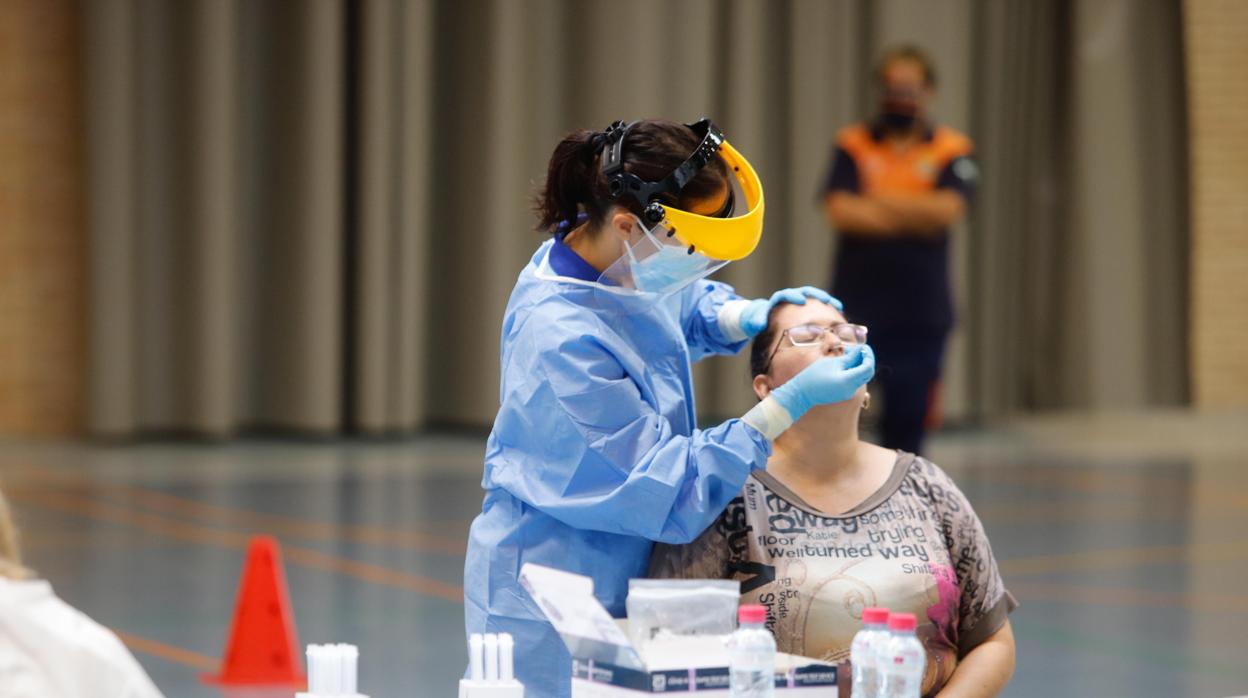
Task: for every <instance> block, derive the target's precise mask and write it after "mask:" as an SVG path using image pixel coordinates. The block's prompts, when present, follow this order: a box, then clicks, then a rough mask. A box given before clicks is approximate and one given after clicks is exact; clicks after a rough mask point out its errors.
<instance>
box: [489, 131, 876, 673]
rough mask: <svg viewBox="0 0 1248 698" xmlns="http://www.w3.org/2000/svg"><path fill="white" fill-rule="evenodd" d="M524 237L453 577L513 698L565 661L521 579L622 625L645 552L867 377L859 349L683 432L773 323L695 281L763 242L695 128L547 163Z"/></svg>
mask: <svg viewBox="0 0 1248 698" xmlns="http://www.w3.org/2000/svg"><path fill="white" fill-rule="evenodd" d="M537 208H538V215H539V218H540V227H541V228H542V229H545V230H550V231H552V232H553V233H554V235H553V236H552V237H553V239H551V240H548V241H546V242H545V243H543V244H542V245H541V246H540V247H538V249H537V252H536V253H535V254H534V255H533V258H532V259H531V260H530V262H529V264H528V265H527V266H526V267H525V268H524V270H523V271H522V272H521V273H520V278H519V279H518V280H517V282H516V286H515V289H514V290H513V291H512V294H511V299H510V301H509V302H508V305H507V311H506V314H505V316H504V319H503V329H502V343H501V362H502V385H501V387H500V390H499V401H500V405H499V410H498V416H497V417H496V418H495V421H494V428H493V431H492V432H491V434H490V438H489V442H488V444H487V446H486V454H485V476H484V478H483V480H482V486H483V487H484V488H485V500H484V503H483V505H482V511H481V514H480V515H478V516H477V518H476V520H475V521H473V524H472V530H471V534H470V536H469V542H468V556H467V561H466V564H465V567H464V596H465V598H464V616H465V625H466V628H467V631H468V633H498V632H507V633H511V634H512V635H513V636H514V637H515V652H516V657H515V670H516V674H517V678H519V679H520V681H521V682H523V683H524V684H525V686H526V695H529V696H538V697H545V696H567V695H569V694H570V690H571V689H570V682H571V663H572V661H571V657H570V655H569V654H568V651H567V649H566V648H565V646H564V644H563V642H562V641H561V640H560V638H559V636H558V634H557V633H556V632H555V630H554V628H553V627H552V626H551V625H550V624H549V623H547V622H546V620H545V617H544V616H543V614H542V612H541V610H540V609H539V608H538V607H537V605H536V604H535V603H534V602H533V600H532V599H531V598H530V596H529V594H528V593H527V592H526V591H525V590H524V589H523V588H522V587H521V586H520V583H519V581H518V575H519V573H520V568H521V566H522V565H523V564H524V563H526V562H533V563H537V564H541V565H546V566H549V567H556V568H559V569H564V570H568V571H571V572H575V573H578V574H583V575H588V576H590V577H592V578H593V582H594V594H595V596H596V597H597V598H598V600H600V601H601V602H602V604H603V605H604V606H605V607H606V608H607V610H608V611H610V612H611V614H612V615H614V616H616V617H621V616H623V615H624V600H625V596H626V595H627V591H628V580H629V578H630V577H640V576H644V575H645V573H646V567H647V564H648V562H649V558H650V550H651V546H652V545H653V543H654V542H655V541H662V542H666V543H685V542H688V541H691V540H693V539H694V538H696V537H697V536H698V534H700V533H701V532H702V531H703V529H705V528H706V527H707V526H709V525H710V524H711V523H712V522H713V521H714V520H715V518H716V517H717V516H718V515H719V513H720V512H721V511H722V510H723V509H724V507H725V506H727V504H728V502H729V500H731V499H732V498H733V497H735V496H736V495H737V493H738V491H739V490H740V489H741V487H742V485H743V484H744V483H745V480H746V477H747V476H748V475H749V474H750V472H751V471H752V470H754V469H756V468H763V467H765V465H766V463H767V457H768V456H769V455H770V454H771V442H772V440H773V439H775V438H776V436H778V435H779V434H780V433H781V432H782V431H784V430H785V429H787V428H788V427H789V425H791V424H792V423H793V421H794V420H796V419H797V418H798V417H800V416H801V415H802V414H803V413H805V412H806V411H807V410H808V409H810V408H811V407H813V406H815V405H819V404H824V403H831V402H840V401H843V400H847V399H848V398H849V397H850V396H851V395H853V394H854V391H855V390H857V389H858V387H859V386H861V385H863V384H865V383H866V382H867V381H868V380H869V379H870V378H871V375H872V373H873V372H874V368H875V363H874V357H873V355H872V353H871V350H870V348H869V347H863V348H862V349H860V350H858V351H855V352H853V353H851V354H847V355H844V356H840V357H828V358H825V359H822V360H820V361H818V362H816V363H814V364H812V365H811V366H810V367H808V368H807V369H805V370H804V371H803V372H802V373H800V374H799V375H797V376H795V377H794V378H793V379H792V380H790V381H789V382H788V383H786V384H784V385H783V386H781V387H780V388H778V389H776V390H775V391H773V392H772V393H771V395H770V396H768V397H767V398H766V399H764V400H763V401H762V402H760V403H759V404H758V405H756V406H755V407H754V408H752V409H751V410H750V411H749V412H747V413H746V414H745V415H744V416H742V417H741V418H740V419H730V420H728V421H727V422H724V423H723V424H720V425H718V426H715V427H712V428H710V429H698V428H696V425H695V421H694V402H693V382H692V371H691V365H692V363H693V362H695V361H698V360H701V359H703V358H705V357H707V356H711V355H714V354H733V353H736V352H737V351H739V350H740V349H741V348H742V347H743V346H744V345H745V343H746V342H747V341H748V340H749V339H750V338H751V337H752V336H754V335H755V334H757V333H758V332H760V331H762V329H763V328H764V327H766V324H767V315H768V313H769V312H770V310H771V308H772V306H774V305H775V304H777V303H780V302H789V303H805V302H806V298H807V297H811V298H817V299H819V300H821V301H824V302H828V303H832V304H834V305H838V306H839V304H838V303H836V301H835V300H834V299H832V298H830V297H829V296H828V295H827V294H825V293H824V292H823V291H820V290H818V289H814V288H809V287H806V288H800V289H786V290H783V291H778V292H777V293H775V294H773V295H772V296H771V297H770V298H766V299H760V300H746V299H743V298H740V297H738V296H737V295H736V294H734V293H733V290H732V288H730V287H729V286H726V285H725V284H722V283H719V282H715V281H709V280H706V278H705V277H706V276H707V275H708V274H710V273H712V272H714V271H715V270H717V269H719V268H720V267H722V266H724V265H725V264H727V263H728V262H730V261H735V260H739V259H743V258H744V257H746V256H748V255H749V254H750V253H751V252H752V251H753V250H754V248H755V247H756V246H757V244H758V241H759V238H760V236H761V235H762V225H763V191H762V186H761V184H760V182H759V180H758V177H757V175H756V174H755V173H754V170H753V168H752V167H751V166H750V164H749V162H747V161H746V160H745V158H744V157H742V156H741V154H740V153H738V152H737V151H736V150H735V149H734V148H733V147H732V146H731V145H730V144H729V143H728V142H727V141H725V140H724V137H723V134H722V133H720V131H719V129H717V128H716V127H715V125H714V124H712V123H711V122H710V121H709V120H705V119H704V120H702V121H699V122H697V123H695V124H680V123H676V122H671V121H664V120H645V121H637V122H633V123H631V124H624V123H622V122H616V123H614V124H612V125H611V127H610V128H608V129H607V130H605V131H600V132H591V131H578V132H574V133H572V134H570V135H568V136H567V137H566V138H564V139H563V141H562V142H560V143H559V145H558V146H556V148H555V151H554V154H553V155H552V156H551V159H550V165H549V169H548V172H547V177H546V183H545V187H544V191H543V192H542V193H541V194H540V195H539V197H538V206H537Z"/></svg>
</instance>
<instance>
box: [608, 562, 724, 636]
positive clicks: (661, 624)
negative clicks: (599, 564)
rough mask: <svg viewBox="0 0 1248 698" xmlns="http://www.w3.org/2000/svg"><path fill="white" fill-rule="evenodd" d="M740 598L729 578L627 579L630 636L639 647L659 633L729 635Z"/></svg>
mask: <svg viewBox="0 0 1248 698" xmlns="http://www.w3.org/2000/svg"><path fill="white" fill-rule="evenodd" d="M740 601H741V584H740V582H737V581H734V580H731V579H630V580H629V581H628V601H627V607H628V635H629V639H630V640H632V642H633V646H634V647H638V648H640V647H643V646H644V645H645V644H647V643H648V642H649V641H650V640H651V639H653V638H654V637H655V636H657V635H659V634H660V633H671V634H673V635H730V634H732V632H733V631H734V630H736V629H737V605H738V604H739V603H740Z"/></svg>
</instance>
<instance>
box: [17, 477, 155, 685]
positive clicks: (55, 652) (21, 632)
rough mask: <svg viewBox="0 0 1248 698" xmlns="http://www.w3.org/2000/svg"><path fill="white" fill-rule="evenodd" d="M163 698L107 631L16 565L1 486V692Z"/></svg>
mask: <svg viewBox="0 0 1248 698" xmlns="http://www.w3.org/2000/svg"><path fill="white" fill-rule="evenodd" d="M101 696H108V697H109V698H162V694H161V692H160V691H159V690H157V688H156V685H155V684H153V683H152V680H151V678H149V677H148V675H147V674H146V673H145V672H144V671H143V668H142V667H141V666H139V663H138V662H137V661H135V659H134V656H133V655H131V654H130V652H129V650H127V649H126V646H125V645H123V644H122V643H121V640H119V639H118V638H117V636H116V635H115V634H113V632H112V631H110V630H109V629H108V628H105V627H104V626H102V625H100V624H99V623H96V622H95V621H93V620H91V619H90V618H88V617H87V616H86V614H84V613H82V612H81V611H79V610H77V609H75V608H73V607H72V606H70V605H69V604H67V603H65V602H64V601H62V600H60V599H59V598H57V596H56V594H54V593H53V592H52V585H50V584H48V582H47V581H46V580H43V579H38V578H36V577H35V575H34V573H33V572H31V571H30V570H29V569H27V568H26V567H25V566H23V565H22V558H21V554H20V552H19V550H18V545H17V530H16V528H15V527H14V526H13V519H12V517H11V516H10V515H9V506H8V503H7V501H6V500H5V498H4V494H3V493H0V698H88V697H91V698H99V697H101Z"/></svg>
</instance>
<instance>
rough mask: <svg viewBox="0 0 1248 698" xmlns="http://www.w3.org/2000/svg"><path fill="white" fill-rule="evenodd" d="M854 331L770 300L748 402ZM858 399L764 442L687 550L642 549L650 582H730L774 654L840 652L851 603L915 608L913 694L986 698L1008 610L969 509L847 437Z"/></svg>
mask: <svg viewBox="0 0 1248 698" xmlns="http://www.w3.org/2000/svg"><path fill="white" fill-rule="evenodd" d="M865 340H866V328H863V327H861V326H858V325H850V324H846V321H845V318H844V317H843V316H842V315H841V314H840V313H839V312H837V310H836V309H835V308H833V307H832V306H829V305H825V304H823V303H820V302H818V301H814V300H810V301H808V302H807V303H806V304H805V305H788V304H785V305H779V306H777V307H776V308H775V309H774V310H773V311H772V314H771V318H770V324H769V326H768V328H767V329H766V330H765V331H764V332H763V333H762V334H760V335H758V337H757V338H756V339H755V340H754V345H753V347H752V348H751V352H750V369H751V372H752V373H753V374H754V392H755V393H756V394H757V395H758V397H759V399H760V400H761V399H763V398H764V397H766V396H767V394H768V393H769V392H770V391H771V390H773V389H775V388H776V387H778V386H780V385H782V384H783V383H784V382H785V381H787V380H789V378H791V377H792V376H794V375H795V374H796V373H797V372H798V371H800V370H802V369H803V368H805V367H806V366H807V365H809V364H810V363H812V362H814V361H817V360H819V359H820V358H822V357H824V356H834V355H839V354H842V353H844V352H845V351H846V350H847V349H848V350H849V351H854V350H855V348H854V346H853V345H855V344H861V343H863V342H865ZM869 401H870V396H869V395H868V394H867V392H866V388H865V387H864V388H862V389H860V390H859V391H858V393H857V394H856V395H855V396H854V397H853V398H852V399H850V400H848V401H846V402H842V403H835V404H831V405H825V406H822V407H816V408H814V409H812V410H810V411H809V412H807V413H806V414H805V415H804V416H803V417H802V418H801V419H800V420H798V421H797V422H796V423H795V424H794V425H793V426H792V427H791V428H790V429H789V430H788V431H786V432H784V434H782V435H781V436H780V437H779V438H778V439H776V441H775V451H774V453H773V454H772V456H771V458H770V459H769V460H768V462H767V469H766V470H765V471H762V470H756V471H755V472H754V474H753V475H752V476H751V477H750V479H749V480H747V481H746V484H745V487H744V488H743V489H742V491H741V495H740V496H739V497H737V498H736V499H734V500H733V501H732V502H731V503H730V504H729V505H728V508H727V509H726V510H725V511H724V513H723V514H722V515H720V517H719V519H718V520H717V521H716V522H715V523H714V524H713V525H712V526H711V527H710V528H709V529H707V530H706V532H704V533H703V534H702V536H701V537H699V538H698V539H697V540H695V541H694V542H693V543H690V544H688V545H682V546H668V545H663V546H659V547H657V548H655V552H654V557H653V559H652V562H651V569H650V572H651V576H655V577H679V578H729V579H737V580H739V581H740V582H741V597H742V598H741V601H742V603H756V604H762V605H764V606H766V607H767V609H768V625H769V626H770V627H771V630H772V632H773V633H774V634H775V637H776V645H777V648H778V649H779V650H780V651H782V652H789V653H792V654H798V655H804V656H808V657H815V658H820V659H823V660H826V661H830V662H840V661H843V660H846V659H848V657H849V646H850V642H851V640H852V639H853V636H854V633H856V632H858V630H859V628H860V627H861V616H862V609H863V608H864V607H870V606H882V607H886V608H888V609H890V610H892V611H895V612H910V613H914V614H915V616H916V617H917V618H918V619H919V628H918V635H919V638H920V639H921V640H922V642H923V644H924V646H925V647H926V648H927V669H926V673H925V675H924V678H923V694H924V695H925V696H931V695H936V694H938V693H939V695H941V696H945V697H949V696H995V695H997V694H998V693H999V692H1000V691H1001V689H1002V688H1003V687H1004V686H1005V684H1006V683H1007V682H1008V681H1009V678H1010V675H1011V674H1012V673H1013V671H1014V635H1013V633H1012V631H1011V630H1010V623H1009V620H1008V618H1007V616H1008V614H1009V613H1010V612H1011V611H1013V610H1014V608H1015V607H1017V605H1018V604H1017V602H1016V601H1015V600H1014V598H1013V596H1011V595H1010V593H1009V592H1008V591H1006V589H1005V586H1004V584H1003V583H1002V581H1001V576H1000V574H999V573H998V571H997V563H996V560H995V559H994V558H993V556H992V549H991V547H990V546H989V545H988V537H987V536H986V535H985V533H984V528H983V525H982V524H981V523H980V521H979V517H977V516H976V515H975V512H974V511H973V510H972V509H971V505H970V503H969V502H968V501H967V500H966V497H965V496H963V494H962V492H961V491H960V490H958V487H957V485H955V484H954V483H953V480H951V479H950V478H949V476H948V475H946V474H945V472H944V471H943V470H941V469H940V468H938V467H937V466H936V465H934V464H933V463H931V462H929V461H927V460H925V459H923V458H920V457H918V456H915V455H913V454H910V453H904V452H900V451H889V450H886V449H883V448H880V447H878V446H874V445H872V444H869V443H866V442H865V441H861V440H860V439H859V438H858V417H859V414H860V413H861V411H862V410H864V409H866V408H867V406H868V404H869Z"/></svg>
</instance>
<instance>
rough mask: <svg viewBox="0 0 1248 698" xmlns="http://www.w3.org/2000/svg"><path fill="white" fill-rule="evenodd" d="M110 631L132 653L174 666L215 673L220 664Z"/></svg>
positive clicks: (165, 645) (176, 649)
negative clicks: (178, 665) (142, 654)
mask: <svg viewBox="0 0 1248 698" xmlns="http://www.w3.org/2000/svg"><path fill="white" fill-rule="evenodd" d="M112 631H113V632H114V633H116V634H117V637H119V638H121V641H122V642H124V643H126V647H129V648H130V649H131V650H132V651H134V652H142V653H144V654H150V655H152V656H153V657H160V658H161V659H167V660H169V661H171V662H174V663H176V664H182V665H183V666H189V667H190V668H192V669H195V670H196V671H216V670H217V669H218V668H219V665H220V662H218V661H217V660H216V659H215V658H213V657H209V656H208V655H206V654H200V653H199V652H192V651H191V650H188V649H183V648H181V647H175V646H173V645H167V644H165V643H163V642H158V641H156V640H153V639H151V638H147V637H142V636H140V635H135V634H133V633H123V632H122V631H120V630H118V629H116V628H113V629H112Z"/></svg>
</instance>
